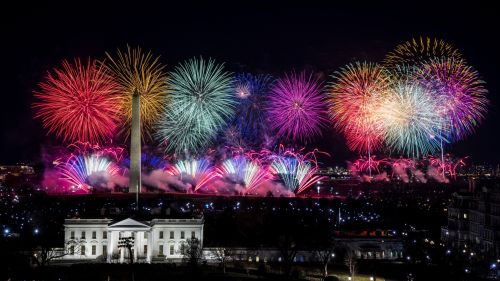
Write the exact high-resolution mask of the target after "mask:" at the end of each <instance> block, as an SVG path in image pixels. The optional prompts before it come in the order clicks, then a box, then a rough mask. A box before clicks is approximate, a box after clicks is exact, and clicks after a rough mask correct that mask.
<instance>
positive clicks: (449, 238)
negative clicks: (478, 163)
mask: <svg viewBox="0 0 500 281" xmlns="http://www.w3.org/2000/svg"><path fill="white" fill-rule="evenodd" d="M476 186H481V185H478V184H477V183H475V182H474V183H472V184H471V187H470V189H471V190H470V192H468V193H455V194H453V196H452V202H451V204H450V205H449V206H448V223H447V225H446V226H444V227H442V229H441V238H442V240H443V242H445V243H446V244H448V245H449V246H451V247H454V248H458V249H462V248H464V249H465V248H467V249H470V250H471V251H475V252H476V253H477V254H481V255H480V256H481V257H484V258H494V259H496V258H498V257H500V187H499V186H498V184H497V183H493V184H487V186H488V187H486V186H482V187H481V188H476Z"/></svg>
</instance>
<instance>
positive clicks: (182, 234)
mask: <svg viewBox="0 0 500 281" xmlns="http://www.w3.org/2000/svg"><path fill="white" fill-rule="evenodd" d="M184 238H185V237H184V231H181V239H184Z"/></svg>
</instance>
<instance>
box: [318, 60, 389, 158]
mask: <svg viewBox="0 0 500 281" xmlns="http://www.w3.org/2000/svg"><path fill="white" fill-rule="evenodd" d="M333 78H334V79H335V82H334V83H332V84H330V87H329V96H328V103H329V107H330V115H331V117H332V119H333V121H334V125H335V127H336V128H337V129H338V130H339V131H340V132H342V133H343V134H344V135H345V137H346V139H347V145H348V147H349V149H351V150H354V151H358V152H360V153H366V152H368V153H370V152H372V151H374V150H377V149H378V148H379V147H380V146H381V144H382V138H383V131H382V130H381V128H380V126H379V125H378V124H377V122H378V121H377V118H376V116H375V115H374V114H375V112H376V109H377V108H378V106H379V104H380V101H381V100H382V99H383V97H384V95H385V93H386V92H387V90H388V88H389V85H390V83H389V76H388V74H387V73H386V71H385V70H384V69H383V68H382V67H380V66H378V65H376V64H372V63H366V62H363V63H360V62H356V63H355V64H350V65H347V66H346V67H344V68H342V69H341V70H340V71H339V72H336V73H335V75H334V76H333Z"/></svg>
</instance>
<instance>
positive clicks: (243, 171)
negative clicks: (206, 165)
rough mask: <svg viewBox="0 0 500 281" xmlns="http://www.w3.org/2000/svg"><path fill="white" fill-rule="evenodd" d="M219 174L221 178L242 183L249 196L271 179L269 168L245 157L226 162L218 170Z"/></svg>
mask: <svg viewBox="0 0 500 281" xmlns="http://www.w3.org/2000/svg"><path fill="white" fill-rule="evenodd" d="M217 173H218V175H219V177H221V178H226V179H229V180H231V181H232V182H235V183H241V184H242V185H243V186H244V187H245V193H247V194H248V193H251V192H252V191H253V190H255V189H256V188H257V187H258V186H259V185H261V184H262V183H264V182H265V181H267V180H269V179H270V178H271V176H270V174H269V171H268V170H267V168H265V167H263V165H262V164H261V163H260V162H259V161H258V160H255V159H254V160H251V159H249V158H247V157H244V156H239V157H234V158H231V159H227V160H225V161H224V162H223V163H222V165H220V167H218V168H217Z"/></svg>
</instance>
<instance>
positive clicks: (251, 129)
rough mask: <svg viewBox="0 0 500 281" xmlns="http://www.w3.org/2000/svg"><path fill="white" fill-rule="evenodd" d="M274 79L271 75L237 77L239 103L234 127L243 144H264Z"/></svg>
mask: <svg viewBox="0 0 500 281" xmlns="http://www.w3.org/2000/svg"><path fill="white" fill-rule="evenodd" d="M271 83H272V78H271V76H269V75H252V74H248V73H244V74H240V75H237V76H236V77H235V92H236V99H237V101H238V107H237V109H236V114H235V120H234V125H235V127H236V128H237V129H238V130H239V132H240V136H241V138H242V140H243V142H245V143H248V144H250V145H253V146H258V145H260V144H261V143H262V140H263V138H264V135H265V134H266V133H267V128H268V121H267V120H266V115H265V111H266V108H267V104H268V94H269V91H270V86H271Z"/></svg>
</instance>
